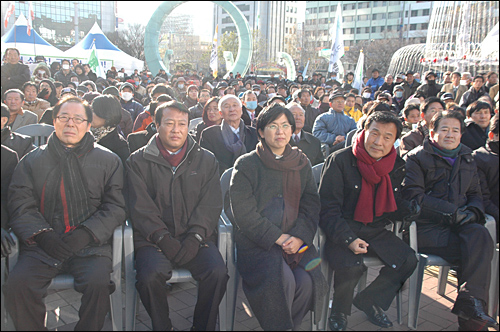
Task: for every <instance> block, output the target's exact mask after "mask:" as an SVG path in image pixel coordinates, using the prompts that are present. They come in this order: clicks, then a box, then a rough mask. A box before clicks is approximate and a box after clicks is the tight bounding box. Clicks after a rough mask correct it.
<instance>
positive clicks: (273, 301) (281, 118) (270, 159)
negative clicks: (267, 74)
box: [229, 104, 326, 331]
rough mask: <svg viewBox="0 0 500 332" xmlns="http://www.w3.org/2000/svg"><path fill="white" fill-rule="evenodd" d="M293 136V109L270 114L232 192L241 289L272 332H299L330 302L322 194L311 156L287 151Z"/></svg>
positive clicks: (272, 109) (240, 164)
mask: <svg viewBox="0 0 500 332" xmlns="http://www.w3.org/2000/svg"><path fill="white" fill-rule="evenodd" d="M294 129H295V120H294V118H293V115H292V114H291V113H290V111H289V110H287V109H285V108H284V107H282V106H280V105H278V104H272V105H270V106H268V107H266V108H265V109H264V110H263V111H262V113H261V114H260V115H259V118H258V120H257V130H258V133H259V137H260V138H261V142H260V143H258V145H257V148H256V149H255V150H254V151H252V152H250V153H247V154H245V155H243V156H241V157H240V158H238V160H237V161H236V164H235V166H234V170H233V173H232V179H231V187H230V191H229V195H230V200H231V208H232V212H233V215H234V222H235V224H236V225H237V231H236V234H235V241H236V247H237V262H238V270H239V272H240V274H241V276H242V279H243V290H244V292H245V295H246V296H247V298H248V301H249V303H250V306H251V307H252V310H253V312H254V313H255V316H256V317H257V319H258V321H259V323H260V325H261V327H262V329H264V330H267V331H270V330H283V331H284V330H292V329H293V330H294V331H295V330H298V329H299V328H300V325H301V322H302V319H303V318H304V315H305V314H306V313H307V312H308V311H309V310H315V311H316V313H320V312H321V303H322V297H323V296H324V295H325V285H326V283H325V280H324V277H323V275H322V273H321V271H320V269H319V268H316V267H317V266H318V264H319V258H318V252H317V251H316V248H315V247H314V245H313V238H314V236H315V234H316V230H317V227H318V222H319V210H320V201H319V195H318V191H317V187H316V182H315V180H314V178H313V175H312V170H311V164H310V163H309V161H308V159H307V157H306V156H305V155H304V154H303V153H302V151H300V150H299V149H297V148H291V147H290V145H289V144H288V142H289V141H290V137H291V135H292V132H293V131H294ZM318 316H320V315H316V319H317V320H318V321H319V319H320V317H318Z"/></svg>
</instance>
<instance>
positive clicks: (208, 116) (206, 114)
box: [195, 97, 222, 144]
mask: <svg viewBox="0 0 500 332" xmlns="http://www.w3.org/2000/svg"><path fill="white" fill-rule="evenodd" d="M201 117H202V118H203V121H202V122H200V123H198V125H197V126H196V130H195V136H196V143H198V144H199V143H200V139H201V132H202V131H203V130H205V129H207V128H208V127H212V126H218V125H220V124H221V122H222V117H221V115H220V113H219V97H212V98H210V99H209V100H207V102H206V104H205V107H203V114H202V115H201Z"/></svg>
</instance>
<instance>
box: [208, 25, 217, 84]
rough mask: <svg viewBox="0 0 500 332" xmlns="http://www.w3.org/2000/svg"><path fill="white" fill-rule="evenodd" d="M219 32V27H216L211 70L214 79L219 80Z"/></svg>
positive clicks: (211, 55)
mask: <svg viewBox="0 0 500 332" xmlns="http://www.w3.org/2000/svg"><path fill="white" fill-rule="evenodd" d="M218 30H219V25H217V26H216V27H215V34H214V41H213V44H212V53H211V54H210V69H212V72H213V75H214V78H217V69H218V67H219V65H218V58H217V56H218V55H217V33H218Z"/></svg>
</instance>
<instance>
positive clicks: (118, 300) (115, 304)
mask: <svg viewBox="0 0 500 332" xmlns="http://www.w3.org/2000/svg"><path fill="white" fill-rule="evenodd" d="M10 234H11V236H12V238H13V239H14V241H15V242H16V246H15V247H14V248H13V249H12V253H11V254H10V255H9V260H8V266H9V268H8V269H9V271H12V269H13V268H14V266H15V265H16V263H17V259H18V257H19V241H18V239H17V237H16V236H15V234H14V233H13V232H11V233H10ZM122 247H123V225H122V226H118V227H116V228H115V230H114V232H113V249H112V250H113V263H112V264H113V270H112V272H111V281H113V282H114V283H115V285H116V289H115V291H114V292H113V293H112V294H110V300H111V323H112V326H113V331H123V314H122V307H123V300H122V284H121V281H122V279H121V278H122V275H121V272H122ZM2 286H3V284H2ZM49 289H55V290H63V289H74V278H73V276H72V275H70V274H59V275H57V276H56V277H55V278H53V279H52V282H51V283H50V285H49ZM5 310H6V309H5V307H4V306H3V303H2V317H7V314H6V313H5Z"/></svg>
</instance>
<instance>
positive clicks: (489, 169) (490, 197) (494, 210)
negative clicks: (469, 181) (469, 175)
mask: <svg viewBox="0 0 500 332" xmlns="http://www.w3.org/2000/svg"><path fill="white" fill-rule="evenodd" d="M493 144H496V149H495V148H493V149H492V148H491V147H492V146H493ZM472 156H473V157H474V160H475V161H476V164H477V173H478V175H479V180H480V183H481V193H482V194H483V204H484V212H486V213H487V214H489V215H491V216H493V218H495V220H496V222H497V225H498V222H499V220H500V216H499V212H498V204H499V203H498V200H499V195H498V190H499V188H498V176H499V174H498V172H499V171H498V142H496V143H495V142H488V143H486V145H485V146H483V147H480V148H479V149H477V150H476V151H474V152H473V153H472ZM498 231H500V229H499V228H498V226H497V234H498ZM497 241H498V240H497Z"/></svg>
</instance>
